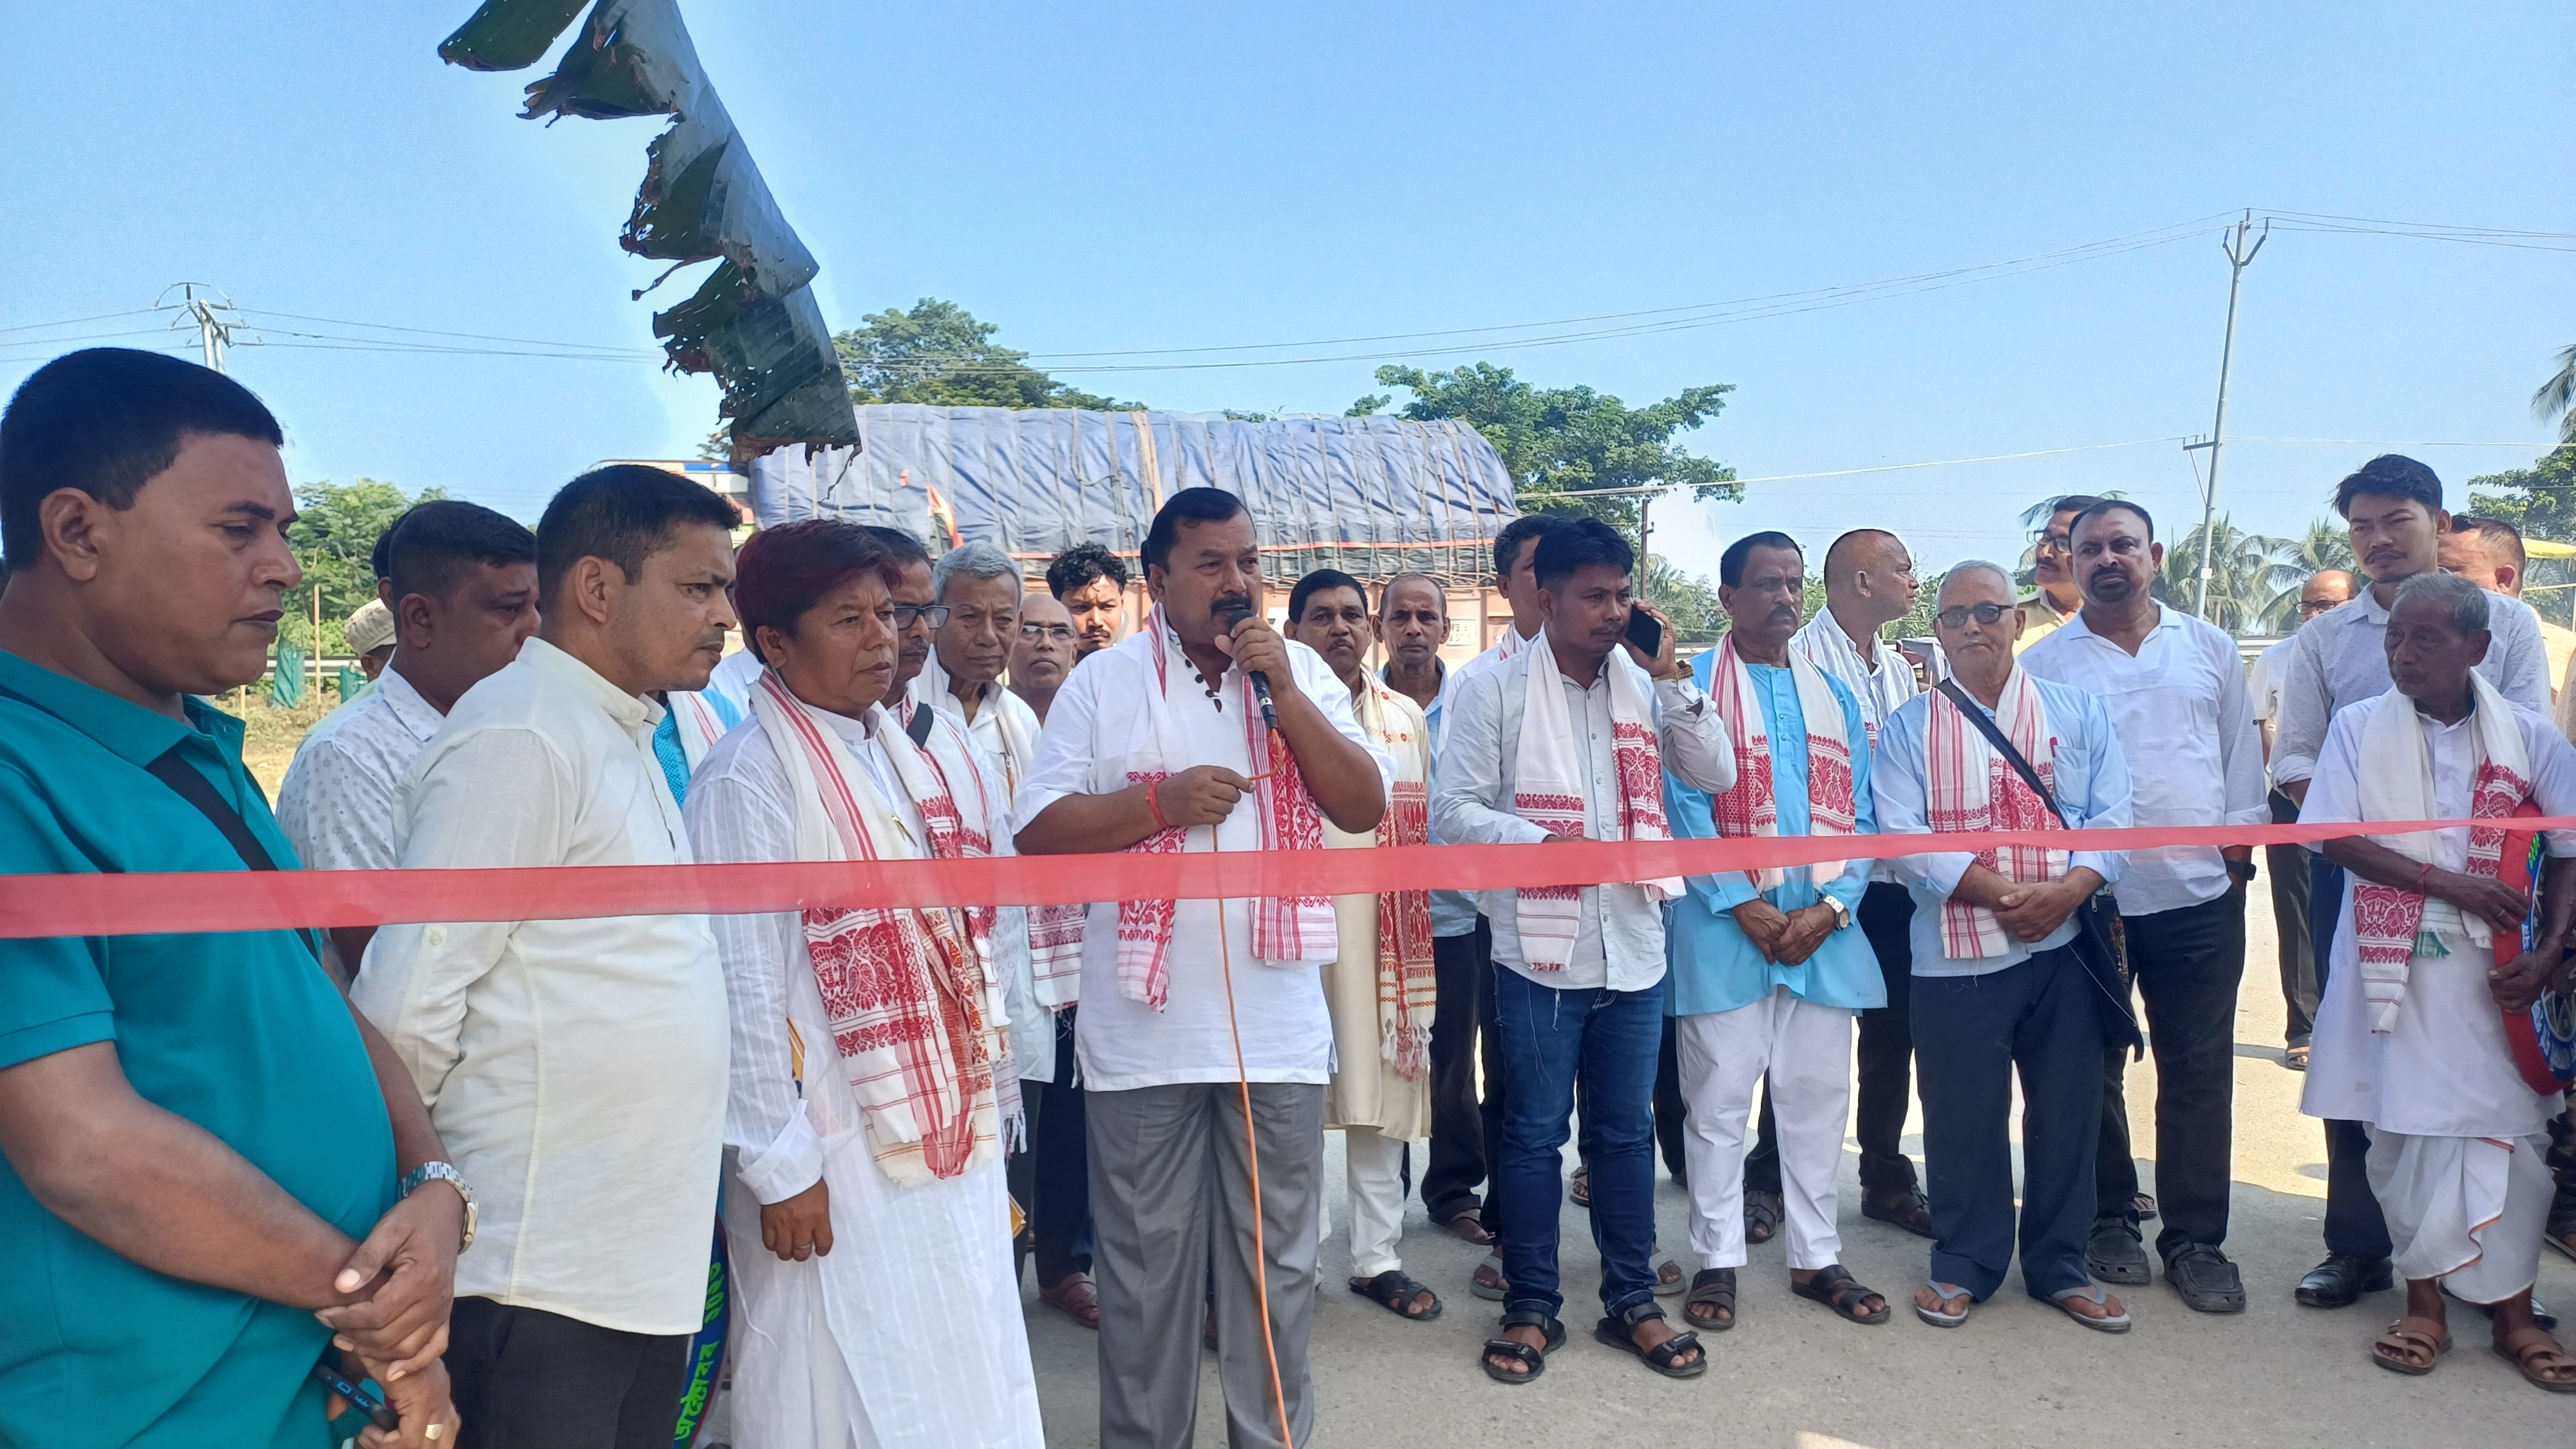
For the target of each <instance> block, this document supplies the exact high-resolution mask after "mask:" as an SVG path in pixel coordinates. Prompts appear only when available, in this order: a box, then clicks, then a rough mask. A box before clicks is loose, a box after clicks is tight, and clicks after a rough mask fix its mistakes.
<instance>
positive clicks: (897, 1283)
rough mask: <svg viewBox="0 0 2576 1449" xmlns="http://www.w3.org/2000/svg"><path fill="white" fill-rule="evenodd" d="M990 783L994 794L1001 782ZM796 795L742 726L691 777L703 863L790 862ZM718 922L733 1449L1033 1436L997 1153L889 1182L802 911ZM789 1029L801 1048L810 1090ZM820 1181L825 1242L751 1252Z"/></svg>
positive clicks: (869, 749)
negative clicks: (800, 1253) (766, 1212)
mask: <svg viewBox="0 0 2576 1449" xmlns="http://www.w3.org/2000/svg"><path fill="white" fill-rule="evenodd" d="M830 723H831V725H832V727H833V729H834V730H835V731H836V732H837V733H839V734H840V736H841V738H842V740H843V741H844V742H845V743H847V744H848V745H849V746H850V750H851V753H852V754H853V755H854V756H855V757H856V758H857V759H858V761H859V763H860V764H861V766H863V767H864V768H866V769H867V771H868V773H869V776H870V777H871V779H872V781H873V782H874V783H875V785H876V787H877V790H878V793H879V797H880V798H881V799H884V800H886V801H887V802H889V804H891V805H893V806H894V807H895V808H896V809H898V810H899V811H900V813H901V815H902V817H903V824H904V827H905V828H906V829H907V830H909V831H911V832H913V834H914V837H915V838H920V835H921V832H922V825H921V817H920V812H919V811H918V810H917V809H916V808H914V807H913V806H912V804H911V803H910V802H909V801H907V800H906V799H905V797H904V795H903V792H902V790H901V788H900V786H899V784H898V782H897V781H896V779H895V775H894V771H893V769H892V768H891V767H890V765H889V764H888V762H887V761H886V759H885V757H884V754H883V752H882V751H881V750H880V749H879V747H878V746H877V745H876V744H875V743H874V742H873V741H871V740H869V739H868V737H867V734H866V730H865V727H864V726H863V725H861V724H860V723H859V722H858V721H856V720H847V719H842V718H839V717H837V716H835V717H831V718H830ZM986 784H987V786H988V787H989V789H990V790H991V792H992V793H993V795H994V798H995V799H996V800H997V801H998V800H999V798H1000V797H999V790H1000V782H999V781H998V779H993V778H989V777H988V778H987V781H986ZM788 788H789V787H788V783H787V773H786V769H785V767H784V766H783V765H782V764H781V763H780V761H779V758H778V754H777V751H776V749H775V748H774V747H773V746H772V744H771V742H770V739H769V736H768V734H767V732H766V731H764V730H762V729H761V728H760V727H759V726H758V725H757V724H756V723H750V722H746V724H745V725H744V726H743V727H742V728H740V729H736V730H734V731H733V732H732V733H731V734H729V735H727V736H726V737H725V739H724V740H723V742H722V743H721V744H719V745H718V746H717V748H716V750H715V752H714V753H713V754H711V755H709V756H708V757H707V761H706V763H705V764H704V765H703V766H701V767H700V768H699V770H698V772H697V774H696V775H695V776H694V777H693V778H692V779H691V781H690V785H689V808H688V817H689V830H690V834H691V837H692V839H693V840H694V841H695V842H696V843H697V846H698V851H699V859H701V860H704V861H710V862H714V861H787V860H793V859H795V857H796V826H795V808H794V802H793V801H792V800H790V799H789V798H788V793H787V792H788ZM961 788H963V787H961ZM897 853H898V852H895V851H889V852H888V854H889V855H893V854H897ZM715 925H716V944H717V948H718V951H719V953H720V954H721V956H722V958H723V962H724V969H725V979H726V984H727V989H728V991H729V992H730V994H731V996H732V1007H733V1022H734V1059H733V1088H732V1093H731V1103H730V1106H729V1109H728V1111H727V1114H726V1131H725V1137H726V1154H725V1155H726V1158H727V1165H728V1167H729V1168H730V1169H731V1170H730V1171H728V1172H727V1174H726V1181H725V1191H724V1203H723V1213H724V1223H725V1230H726V1236H727V1238H728V1239H729V1241H730V1244H731V1247H732V1255H733V1273H734V1287H735V1293H736V1297H737V1301H736V1306H735V1319H734V1323H735V1329H734V1332H735V1349H734V1360H733V1362H734V1369H733V1379H734V1390H735V1392H734V1396H733V1404H734V1410H733V1412H734V1442H735V1444H736V1445H737V1446H738V1449H842V1446H844V1445H850V1446H857V1449H875V1446H879V1445H922V1446H931V1445H938V1446H946V1445H952V1444H974V1445H988V1444H989V1445H1027V1446H1033V1449H1034V1446H1039V1445H1042V1444H1043V1443H1044V1436H1043V1433H1042V1431H1041V1429H1040V1427H1039V1421H1038V1401H1037V1383H1036V1378H1035V1376H1034V1373H1033V1372H1032V1370H1031V1367H1030V1363H1029V1353H1028V1340H1027V1337H1026V1334H1025V1331H1024V1329H1023V1326H1022V1319H1021V1312H1020V1300H1019V1291H1018V1281H1017V1272H1016V1268H1017V1264H1016V1262H1015V1261H1014V1259H1013V1256H1012V1251H1011V1222H1010V1216H1011V1209H1010V1200H1009V1196H1008V1193H1007V1190H1006V1189H1005V1187H1004V1184H1003V1168H1002V1164H1001V1162H1000V1161H998V1160H996V1161H993V1162H989V1163H986V1164H984V1165H983V1166H980V1167H975V1168H970V1169H969V1170H967V1171H966V1172H965V1173H964V1174H962V1175H960V1176H958V1177H955V1178H949V1179H944V1180H940V1181H934V1182H929V1183H925V1184H922V1185H920V1186H917V1187H906V1188H898V1187H896V1186H895V1184H894V1183H893V1182H892V1180H890V1179H889V1178H887V1177H886V1175H885V1173H884V1171H883V1169H881V1168H879V1167H878V1166H877V1164H876V1162H875V1160H874V1159H873V1157H872V1155H871V1153H870V1150H869V1146H868V1136H867V1126H866V1123H865V1121H864V1120H863V1119H862V1117H861V1115H860V1112H859V1108H858V1104H857V1102H856V1100H855V1099H854V1098H853V1096H852V1094H851V1091H850V1087H849V1081H848V1078H847V1077H846V1076H845V1075H844V1074H843V1072H842V1071H841V1070H840V1069H839V1064H838V1062H837V1061H834V1060H832V1059H831V1057H830V1052H831V1042H832V1033H831V1028H830V1025H829V1021H830V1018H829V1016H828V1014H827V1013H826V1011H825V1009H824V1006H823V998H822V991H821V988H820V987H819V986H818V985H817V984H816V982H815V979H814V965H813V959H812V957H811V956H810V955H808V954H807V951H806V944H805V931H804V927H803V925H802V923H801V921H800V920H799V918H798V917H797V916H796V915H795V914H793V913H776V914H770V915H758V916H720V917H717V918H715ZM790 1023H793V1025H794V1030H795V1032H796V1034H797V1035H798V1036H799V1037H801V1038H802V1040H803V1042H804V1044H805V1048H806V1056H805V1071H804V1082H803V1088H802V1091H801V1092H800V1091H799V1090H798V1088H797V1085H796V1079H795V1076H794V1074H793V1072H792V1069H791V1059H792V1054H793V1050H794V1049H793V1047H792V1046H791V1045H790V1040H789V1035H788V1031H789V1025H790ZM818 1046H819V1048H820V1054H819V1055H818V1054H817V1052H816V1048H817V1047H818ZM818 1176H819V1178H820V1179H821V1180H822V1181H823V1182H824V1183H825V1184H826V1185H827V1186H828V1187H829V1189H830V1196H831V1214H832V1231H833V1237H834V1245H833V1248H832V1251H831V1253H830V1254H828V1255H826V1256H822V1257H817V1258H813V1259H810V1260H808V1261H806V1262H802V1263H792V1262H783V1261H781V1260H780V1259H779V1257H778V1256H777V1255H776V1254H775V1253H772V1252H770V1251H769V1250H768V1249H766V1248H764V1247H763V1246H761V1241H760V1206H761V1204H762V1203H764V1202H777V1201H780V1200H782V1199H784V1198H787V1197H791V1196H793V1195H795V1194H796V1193H798V1192H801V1191H804V1190H805V1189H806V1188H808V1187H810V1186H812V1185H813V1183H814V1181H815V1180H816V1178H817V1177H818Z"/></svg>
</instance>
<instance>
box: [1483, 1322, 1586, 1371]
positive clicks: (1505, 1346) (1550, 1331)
mask: <svg viewBox="0 0 2576 1449" xmlns="http://www.w3.org/2000/svg"><path fill="white" fill-rule="evenodd" d="M1503 1327H1505V1328H1535V1329H1538V1330H1540V1331H1541V1332H1543V1333H1545V1334H1546V1335H1547V1346H1546V1347H1545V1348H1532V1347H1530V1346H1529V1345H1528V1344H1526V1343H1523V1342H1521V1341H1520V1340H1519V1339H1516V1338H1489V1339H1486V1340H1485V1349H1484V1352H1483V1353H1482V1354H1481V1355H1479V1356H1478V1358H1477V1360H1476V1361H1477V1362H1478V1363H1480V1364H1483V1365H1484V1366H1485V1377H1487V1378H1489V1379H1492V1380H1493V1381H1494V1382H1496V1383H1498V1384H1526V1383H1531V1382H1533V1381H1535V1380H1536V1379H1537V1378H1538V1376H1539V1375H1540V1374H1543V1373H1546V1372H1547V1356H1548V1355H1549V1354H1552V1353H1554V1352H1556V1351H1557V1350H1558V1349H1560V1348H1563V1347H1565V1324H1564V1323H1563V1322H1562V1321H1560V1320H1558V1319H1554V1318H1550V1317H1548V1316H1547V1315H1546V1314H1544V1313H1541V1312H1539V1311H1537V1310H1536V1309H1532V1308H1515V1309H1513V1310H1512V1311H1511V1312H1509V1313H1506V1314H1504V1315H1503ZM1496 1358H1508V1359H1511V1360H1514V1361H1515V1362H1518V1363H1522V1364H1526V1365H1528V1367H1529V1372H1528V1373H1525V1374H1516V1373H1513V1372H1512V1371H1511V1370H1510V1369H1502V1368H1496V1367H1494V1360H1495V1359H1496Z"/></svg>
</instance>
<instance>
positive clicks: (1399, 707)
mask: <svg viewBox="0 0 2576 1449" xmlns="http://www.w3.org/2000/svg"><path fill="white" fill-rule="evenodd" d="M1354 704H1355V710H1354V712H1355V713H1356V714H1357V716H1358V718H1359V722H1360V727H1361V728H1363V729H1365V730H1367V731H1368V732H1369V735H1370V737H1371V738H1372V739H1374V740H1376V741H1377V743H1378V745H1379V746H1380V747H1381V748H1383V749H1384V750H1385V751H1386V752H1387V754H1388V755H1389V756H1390V757H1392V758H1393V759H1394V761H1395V783H1397V784H1399V785H1401V784H1414V785H1419V784H1421V783H1423V781H1424V780H1425V779H1426V778H1427V777H1428V776H1429V775H1430V773H1431V734H1430V729H1429V727H1428V726H1426V725H1425V724H1424V723H1423V722H1422V708H1421V706H1419V705H1417V704H1415V703H1414V702H1413V701H1412V700H1409V699H1406V698H1405V697H1404V696H1403V695H1400V694H1396V693H1394V692H1393V691H1388V692H1387V693H1386V694H1384V695H1380V696H1376V697H1375V698H1374V699H1373V700H1372V701H1371V703H1369V704H1368V705H1365V706H1360V705H1358V704H1357V702H1356V701H1355V702H1354ZM1388 808H1390V809H1392V808H1393V807H1392V806H1391V805H1390V806H1389V807H1388ZM1376 844H1377V833H1376V832H1375V831H1371V832H1369V833H1368V834H1366V835H1353V834H1351V833H1349V832H1348V831H1344V830H1341V829H1338V828H1336V827H1335V826H1334V824H1333V822H1332V821H1330V820H1326V821H1325V822H1324V848H1325V849H1327V850H1354V849H1368V848H1372V847H1374V846H1375V845H1376ZM1333 924H1334V926H1335V927H1336V934H1337V936H1338V938H1339V939H1340V941H1341V948H1342V954H1341V957H1340V959H1338V960H1336V961H1334V962H1333V963H1332V964H1331V965H1328V966H1326V967H1325V968H1324V1005H1325V1008H1326V1009H1327V1010H1328V1011H1330V1012H1331V1013H1332V1018H1333V1084H1332V1093H1331V1095H1329V1096H1328V1097H1326V1098H1325V1099H1324V1125H1325V1126H1326V1127H1374V1128H1376V1129H1378V1130H1379V1131H1380V1132H1382V1133H1384V1134H1386V1135H1387V1136H1389V1137H1392V1138H1396V1139H1399V1140H1401V1141H1405V1142H1420V1141H1423V1140H1424V1139H1426V1138H1428V1137H1429V1136H1430V1135H1431V1077H1430V1074H1429V1073H1427V1072H1426V1073H1424V1074H1423V1077H1422V1079H1421V1080H1420V1081H1413V1082H1408V1081H1406V1080H1405V1079H1404V1078H1402V1077H1399V1076H1397V1075H1396V1074H1395V1072H1394V1070H1393V1069H1392V1068H1391V1067H1390V1066H1389V1065H1388V1063H1387V1060H1386V1032H1385V1030H1384V1028H1383V1026H1382V1024H1381V1020H1380V1017H1379V1014H1378V986H1377V972H1378V961H1377V897H1375V896H1335V897H1334V898H1333Z"/></svg>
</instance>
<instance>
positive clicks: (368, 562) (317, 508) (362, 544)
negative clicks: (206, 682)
mask: <svg viewBox="0 0 2576 1449" xmlns="http://www.w3.org/2000/svg"><path fill="white" fill-rule="evenodd" d="M446 496H447V494H446V491H445V490H443V489H438V488H431V489H428V490H426V491H424V492H422V493H420V494H418V495H417V496H415V495H411V494H406V493H404V492H403V491H402V489H401V488H399V487H397V486H395V485H394V484H391V483H384V482H379V481H377V480H376V479H373V478H360V479H358V480H357V481H356V482H353V483H307V484H304V485H302V486H301V487H298V488H297V489H296V490H295V513H296V516H295V522H294V523H292V524H290V525H288V526H287V530H286V541H287V544H288V546H289V547H291V548H293V549H294V550H295V561H296V562H297V563H298V564H301V565H302V566H303V568H304V582H302V583H301V584H298V585H297V586H295V587H294V588H292V589H289V590H287V591H286V600H285V603H284V604H283V605H282V607H283V608H284V609H285V610H286V618H285V619H284V620H283V621H282V622H281V623H280V625H279V635H280V637H282V638H284V639H285V640H286V641H287V642H288V643H290V644H294V645H296V646H297V647H299V648H302V649H306V650H312V649H314V647H315V638H314V634H313V596H314V592H315V590H317V589H318V590H320V591H321V595H322V634H321V639H320V650H319V652H321V653H323V654H345V653H347V652H348V649H349V645H348V641H347V640H345V639H343V638H342V637H341V636H340V626H341V625H342V624H344V623H346V622H348V618H349V616H350V615H351V614H353V613H356V612H357V611H358V607H359V606H360V605H362V604H364V603H366V602H367V601H368V600H369V599H372V598H374V597H375V596H376V572H375V567H374V555H375V551H376V540H377V539H378V538H380V537H382V536H383V535H384V531H385V530H386V529H388V528H391V527H393V522H394V520H395V519H397V518H400V517H402V514H403V510H404V509H406V508H409V507H411V506H412V505H413V504H415V503H427V502H429V501H430V500H431V499H434V498H444V497H446Z"/></svg>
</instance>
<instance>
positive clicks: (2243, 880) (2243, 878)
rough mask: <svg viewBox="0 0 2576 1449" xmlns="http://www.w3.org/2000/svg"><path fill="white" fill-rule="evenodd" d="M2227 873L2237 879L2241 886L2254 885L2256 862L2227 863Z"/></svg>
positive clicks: (2239, 861) (2232, 861)
mask: <svg viewBox="0 0 2576 1449" xmlns="http://www.w3.org/2000/svg"><path fill="white" fill-rule="evenodd" d="M2227 873H2228V874H2229V875H2232V876H2234V877H2236V879H2237V881H2238V883H2240V884H2243V885H2252V884H2253V883H2254V862H2252V861H2250V860H2231V861H2229V862H2227Z"/></svg>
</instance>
